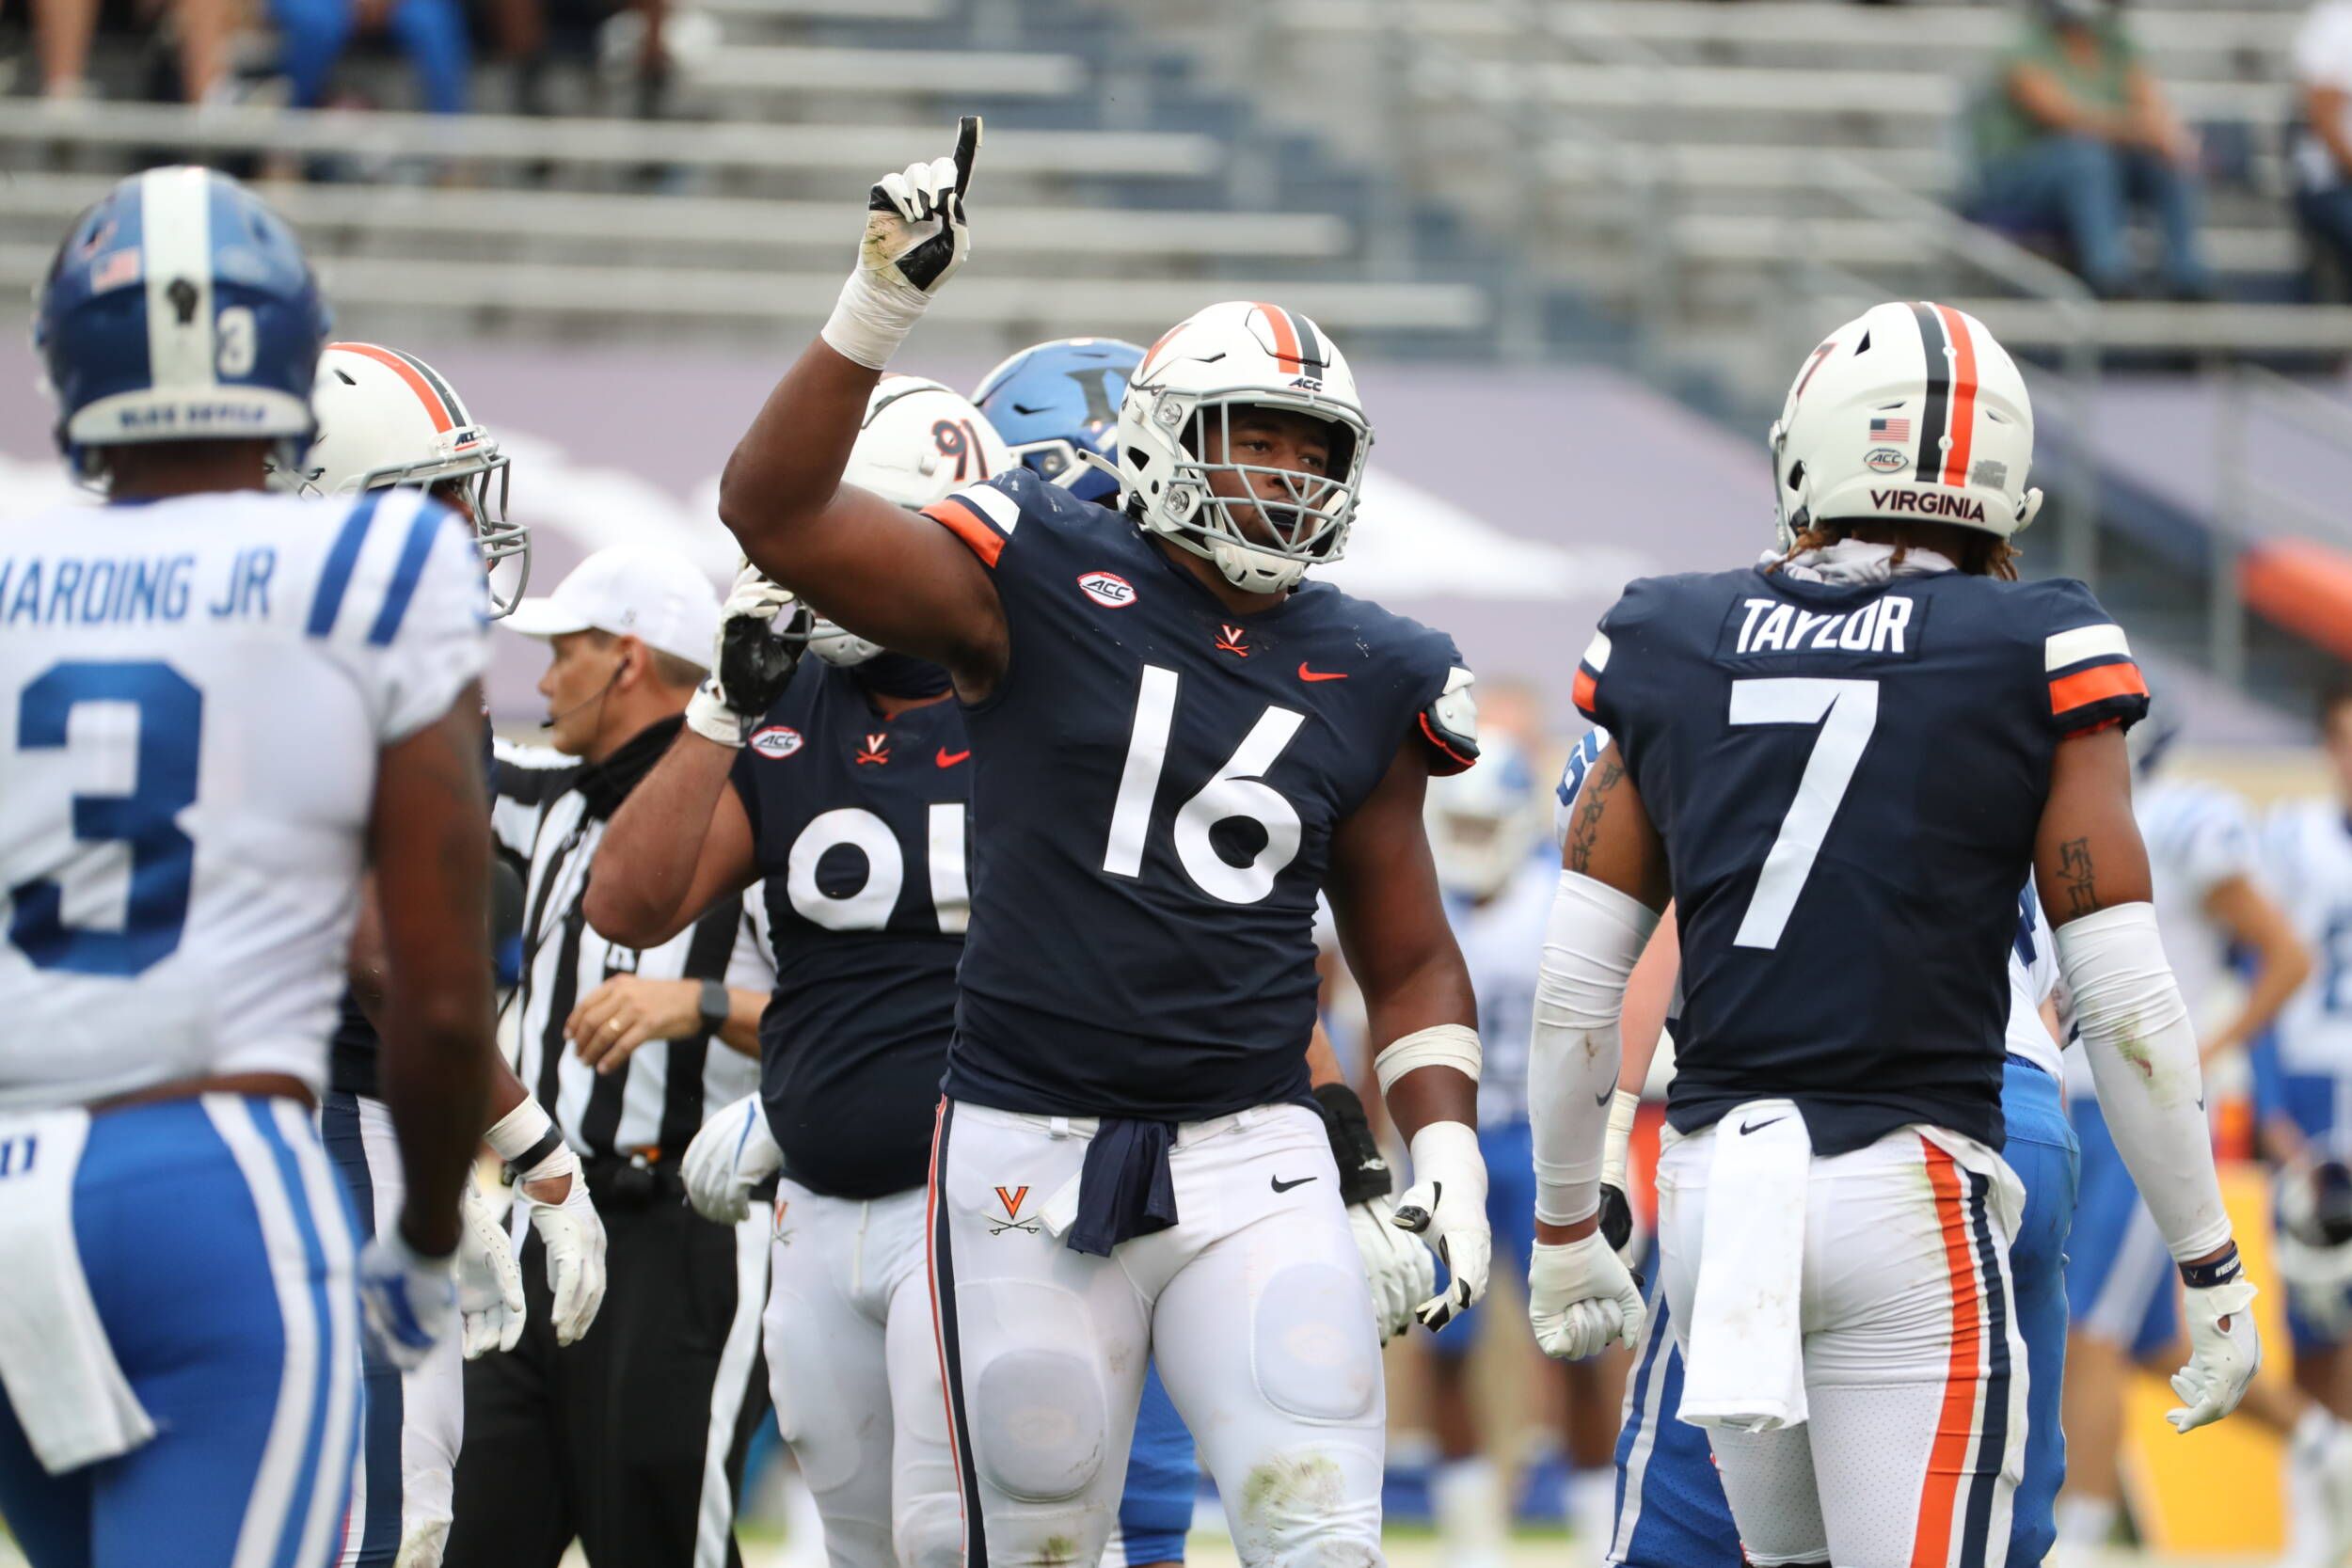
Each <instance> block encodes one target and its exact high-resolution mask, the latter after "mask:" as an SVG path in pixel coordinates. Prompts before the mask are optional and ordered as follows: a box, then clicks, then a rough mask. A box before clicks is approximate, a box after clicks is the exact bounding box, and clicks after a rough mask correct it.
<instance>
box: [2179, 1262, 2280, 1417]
mask: <svg viewBox="0 0 2352 1568" xmlns="http://www.w3.org/2000/svg"><path fill="white" fill-rule="evenodd" d="M2254 1295H2255V1291H2254V1287H2253V1285H2252V1284H2251V1283H2250V1282H2249V1281H2248V1280H2247V1279H2246V1278H2245V1277H2244V1276H2243V1275H2241V1276H2240V1277H2238V1278H2235V1279H2233V1280H2231V1281H2229V1282H2228V1283H2227V1284H2223V1285H2209V1286H2206V1287H2205V1288H2204V1289H2202V1290H2198V1289H2195V1288H2192V1289H2190V1290H2187V1291H2183V1292H2182V1296H2183V1298H2184V1300H2185V1308H2184V1310H2185V1313H2186V1315H2187V1317H2188V1365H2187V1366H2185V1367H2183V1368H2182V1369H2181V1370H2179V1371H2177V1372H2174V1373H2173V1374H2172V1391H2173V1392H2174V1393H2175V1394H2178V1395H2179V1396H2180V1397H2181V1399H2182V1400H2183V1404H2182V1405H2181V1406H2180V1407H2179V1408H2178V1409H2174V1410H2169V1411H2167V1412H2165V1417H2164V1418H2165V1419H2166V1420H2168V1421H2170V1422H2171V1423H2172V1428H2173V1430H2174V1431H2176V1432H2194V1431H2196V1430H2197V1429H2198V1428H2199V1427H2201V1426H2205V1425H2207V1424H2209V1423H2211V1422H2214V1421H2217V1420H2219V1419H2221V1418H2222V1417H2224V1416H2227V1415H2228V1414H2229V1413H2230V1412H2231V1411H2233V1410H2235V1409H2236V1408H2237V1402H2238V1401H2239V1400H2240V1399H2242V1398H2244V1397H2245V1394H2246V1386H2247V1385H2248V1384H2249V1383H2251V1382H2252V1381H2253V1380H2254V1373H2255V1372H2256V1370H2259V1369H2260V1368H2261V1366H2262V1364H2263V1341H2262V1335H2261V1334H2260V1333H2259V1332H2258V1331H2257V1330H2256V1329H2255V1327H2254V1313H2253V1306H2254ZM2224 1318H2227V1319H2228V1320H2229V1326H2228V1327H2227V1328H2224V1327H2223V1326H2222V1320H2223V1319H2224Z"/></svg>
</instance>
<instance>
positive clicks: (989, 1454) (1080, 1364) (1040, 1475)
mask: <svg viewBox="0 0 2352 1568" xmlns="http://www.w3.org/2000/svg"><path fill="white" fill-rule="evenodd" d="M970 1419H971V1424H972V1455H973V1463H974V1464H976V1465H978V1466H979V1470H980V1475H981V1477H982V1479H983V1480H985V1481H987V1482H988V1483H989V1484H990V1485H991V1486H993V1487H994V1488H996V1490H998V1491H999V1492H1002V1493H1004V1494H1005V1495H1006V1496H1007V1497H1012V1498H1015V1499H1017V1500H1019V1501H1021V1502H1032V1503H1050V1502H1061V1501H1064V1500H1066V1499H1068V1498H1071V1497H1076V1496H1078V1495H1079V1494H1080V1493H1082V1492H1084V1491H1085V1490H1086V1489H1087V1487H1088V1486H1089V1485H1090V1484H1091V1483H1092V1482H1093V1481H1094V1478H1095V1476H1096V1475H1097V1474H1098V1473H1100V1471H1101V1470H1102V1468H1103V1453H1104V1449H1106V1448H1108V1447H1109V1445H1110V1418H1109V1414H1108V1409H1107V1406H1106V1404H1105V1402H1104V1397H1103V1386H1102V1383H1101V1381H1100V1380H1099V1379H1098V1378H1097V1377H1096V1376H1095V1370H1094V1364H1093V1363H1092V1362H1091V1361H1087V1360H1082V1359H1080V1358H1079V1357H1078V1356H1075V1355H1072V1354H1069V1353H1068V1352H1066V1351H1058V1350H1046V1349H1041V1348H1038V1347H1035V1346H1024V1347H1022V1348H1020V1349H1017V1350H1008V1351H1003V1352H1000V1353H999V1354H996V1355H994V1356H993V1357H991V1358H990V1360H989V1363H988V1365H987V1366H985V1367H983V1368H981V1369H980V1375H979V1378H978V1386H977V1389H976V1390H975V1398H974V1399H973V1402H972V1411H971V1417H970Z"/></svg>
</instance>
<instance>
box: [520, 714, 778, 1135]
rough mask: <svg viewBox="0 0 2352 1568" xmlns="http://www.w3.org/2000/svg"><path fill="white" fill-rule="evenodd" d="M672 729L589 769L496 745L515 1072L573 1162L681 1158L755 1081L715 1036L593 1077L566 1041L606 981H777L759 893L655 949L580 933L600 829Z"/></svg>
mask: <svg viewBox="0 0 2352 1568" xmlns="http://www.w3.org/2000/svg"><path fill="white" fill-rule="evenodd" d="M678 723H679V721H677V720H675V719H670V720H664V721H661V722H660V723H658V724H654V725H652V726H650V727H649V728H647V729H645V730H644V731H643V732H641V733H640V734H639V735H637V736H635V737H634V738H632V739H631V740H629V741H628V743H627V744H626V745H624V746H622V747H621V748H620V749H619V750H618V751H616V752H613V753H612V755H611V756H610V757H607V758H606V759H605V760H604V761H603V762H602V763H600V764H596V765H594V766H591V765H589V764H586V763H583V762H581V761H580V759H579V758H577V757H572V756H566V755H564V753H562V752H554V751H548V750H547V749H545V748H541V747H523V746H512V745H509V744H507V743H506V742H504V741H501V742H500V743H499V747H498V768H497V802H496V804H495V805H494V806H493V808H492V811H491V827H492V831H493V832H495V833H496V835H497V838H498V842H499V846H500V847H501V849H503V850H505V851H506V852H508V853H510V854H513V855H515V856H516V857H517V858H518V859H519V860H521V862H522V863H523V865H524V872H523V972H522V989H521V992H520V994H519V996H518V998H517V1000H516V1006H519V1007H520V1009H521V1014H520V1018H519V1020H518V1024H519V1034H520V1037H521V1052H520V1059H519V1060H518V1061H517V1063H516V1074H517V1075H518V1076H519V1077H520V1078H521V1079H522V1081H523V1084H524V1085H525V1086H526V1087H528V1088H529V1089H530V1090H531V1092H532V1094H533V1095H535V1096H536V1097H537V1098H538V1101H539V1103H540V1104H542V1105H544V1106H546V1107H547V1109H548V1115H550V1116H552V1117H554V1118H555V1121H556V1125H558V1126H559V1127H561V1128H562V1129H563V1130H564V1136H565V1137H566V1138H568V1139H569V1140H570V1141H571V1145H572V1147H573V1148H575V1149H577V1150H579V1151H580V1153H582V1154H592V1155H593V1154H635V1153H639V1152H641V1151H642V1152H650V1151H653V1150H660V1152H661V1154H662V1155H663V1156H664V1157H666V1158H668V1159H673V1160H675V1159H677V1158H679V1157H681V1156H683V1155H684V1153H685V1152H686V1145H687V1143H688V1141H689V1140H690V1139H691V1138H692V1137H693V1135H694V1133H695V1132H696V1131H697V1130H698V1129H700V1128H701V1126H702V1124H703V1118H704V1117H705V1116H706V1115H707V1114H708V1113H709V1112H712V1111H715V1110H717V1109H718V1108H719V1107H720V1106H722V1105H724V1104H727V1103H729V1102H730V1101H735V1100H739V1099H740V1098H742V1097H743V1096H744V1095H747V1094H750V1093H751V1092H752V1091H753V1090H754V1089H755V1088H757V1087H758V1086H759V1064H758V1062H756V1061H755V1060H754V1059H753V1058H751V1057H749V1056H746V1055H743V1054H741V1053H739V1052H737V1051H734V1050H732V1049H730V1048H729V1047H728V1046H726V1045H724V1044H723V1043H722V1042H721V1041H720V1040H719V1039H718V1038H717V1037H715V1036H711V1035H704V1034H695V1035H690V1036H687V1037H684V1038H681V1039H675V1040H666V1041H665V1040H651V1041H647V1042H646V1043H645V1044H644V1045H642V1046H640V1047H639V1048H638V1049H637V1050H636V1052H634V1053H632V1054H631V1055H630V1056H629V1057H628V1060H627V1061H625V1062H624V1063H623V1064H622V1065H621V1067H620V1068H619V1069H617V1070H616V1071H613V1072H612V1073H610V1074H602V1075H600V1074H598V1073H596V1071H594V1070H593V1069H590V1068H589V1067H587V1066H586V1065H585V1064H583V1063H582V1062H581V1061H580V1057H579V1055H578V1053H575V1052H574V1051H573V1050H572V1049H571V1045H570V1042H569V1041H568V1040H567V1039H566V1038H565V1037H564V1021H565V1020H566V1019H567V1018H569V1017H570V1016H571V1011H572V1009H573V1007H575V1006H578V1005H579V1003H580V999H581V998H583V997H585V996H587V995H588V994H589V993H590V992H591V991H593V990H596V987H598V986H599V985H602V984H603V983H604V982H605V981H606V980H608V979H610V978H612V976H613V975H616V974H640V975H643V976H644V977H645V978H647V979H654V980H675V979H691V980H721V981H723V982H724V983H725V984H726V985H727V986H729V987H730V988H733V989H736V990H756V991H760V992H763V993H764V992H767V991H769V990H772V989H773V987H774V985H775V971H774V969H773V967H772V966H771V962H770V960H769V957H768V945H767V942H766V940H765V933H764V932H763V931H762V930H761V929H760V928H759V927H758V925H757V924H755V922H756V921H757V920H758V919H759V918H760V911H762V910H763V909H764V907H765V906H764V904H763V902H762V900H761V899H760V897H759V896H758V895H757V892H756V890H755V891H754V892H753V893H752V894H751V895H748V896H743V897H729V898H725V899H722V900H721V901H720V902H719V903H718V904H717V905H715V906H714V907H713V908H712V909H711V910H710V911H708V912H707V913H706V914H705V915H704V916H703V917H702V918H701V919H700V920H698V921H696V922H695V923H694V924H693V925H691V926H690V927H687V928H686V929H685V930H683V931H681V932H679V933H678V934H677V935H676V936H675V937H673V938H671V939H670V940H669V941H668V942H663V943H662V944H661V945H660V946H659V947H648V948H644V949H643V950H640V949H637V948H632V947H623V946H621V945H619V944H618V943H616V942H607V941H606V940H605V939H604V938H603V937H601V936H599V935H597V934H596V929H595V927H591V926H590V925H589V924H588V921H587V916H586V912H585V905H586V899H587V892H588V869H589V866H590V864H591V863H593V862H594V861H595V860H596V847H597V845H598V844H600V843H601V842H603V839H604V829H605V824H606V823H607V822H608V821H609V820H610V819H611V817H612V813H613V812H614V810H616V809H617V808H618V807H619V805H620V802H621V800H622V798H623V797H625V796H626V795H627V794H628V791H629V788H630V787H631V786H632V785H634V784H636V782H637V781H638V780H639V779H641V778H643V777H644V775H645V773H646V772H647V771H648V770H650V769H651V768H652V767H653V765H654V764H655V763H656V762H658V761H659V760H660V757H661V754H662V752H666V751H668V750H669V747H670V742H671V740H672V739H674V738H675V736H676V735H677V731H678Z"/></svg>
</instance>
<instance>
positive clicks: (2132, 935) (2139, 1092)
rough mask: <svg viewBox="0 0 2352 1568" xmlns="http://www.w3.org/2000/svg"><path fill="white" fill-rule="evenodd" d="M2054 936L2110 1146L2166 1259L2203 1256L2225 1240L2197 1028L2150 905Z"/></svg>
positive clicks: (2106, 913) (2113, 912) (2105, 914)
mask: <svg viewBox="0 0 2352 1568" xmlns="http://www.w3.org/2000/svg"><path fill="white" fill-rule="evenodd" d="M2057 934H2058V967H2059V968H2060V969H2061V970H2062V971H2063V972H2064V973H2065V975H2066V984H2067V987H2068V989H2069V990H2072V991H2073V992H2074V1017H2075V1021H2076V1023H2077V1026H2078V1027H2079V1029H2080V1031H2081V1034H2082V1042H2083V1053H2084V1054H2085V1055H2086V1056H2087V1057H2089V1058H2090V1074H2091V1079H2092V1081H2093V1082H2094V1083H2095V1084H2096V1085H2098V1090H2099V1109H2100V1110H2101V1111H2102V1112H2104V1113H2105V1114H2106V1119H2107V1129H2108V1131H2109V1132H2112V1133H2113V1134H2114V1137H2115V1147H2116V1148H2117V1150H2118V1151H2119V1152H2121V1153H2122V1156H2123V1164H2124V1165H2125V1167H2126V1168H2128V1169H2129V1170H2130V1171H2131V1173H2132V1180H2133V1182H2134V1183H2136V1184H2137V1186H2138V1188H2139V1195H2140V1196H2141V1197H2143V1198H2145V1199H2146V1200H2147V1203H2148V1212H2149V1213H2150V1214H2151V1215H2152V1216H2153V1218H2154V1220H2155V1222H2156V1229H2157V1230H2158V1231H2160V1232H2162V1234H2163V1236H2164V1240H2165V1244H2166V1245H2168V1246H2169V1247H2170V1248H2171V1249H2172V1256H2173V1258H2174V1259H2175V1260H2179V1259H2190V1258H2199V1257H2202V1256H2203V1255H2204V1254H2206V1253H2209V1252H2211V1251H2213V1250H2214V1249H2215V1248H2216V1247H2217V1246H2219V1245H2221V1243H2224V1242H2226V1241H2228V1240H2229V1239H2230V1216H2229V1214H2228V1213H2227V1212H2225V1211H2224V1210H2223V1209H2222V1207H2221V1185H2220V1182H2219V1180H2217V1178H2216V1177H2215V1175H2214V1165H2213V1138H2212V1134H2211V1132H2209V1131H2208V1130H2207V1127H2206V1123H2205V1086H2204V1074H2203V1071H2202V1069H2201V1068H2200V1067H2199V1065H2198V1060H2197V1032H2196V1030H2195V1029H2193V1028H2192V1027H2191V1026H2190V1024H2189V1021H2188V1006H2187V1004H2186V1003H2185V1002H2183V1001H2182V1000H2181V988H2180V987H2179V986H2178V985H2177V984H2175V983H2174V981H2173V978H2172V966H2171V965H2170V964H2169V963H2167V962H2166V961H2165V957H2164V943H2163V942H2161V941H2160V940H2159V939H2158V937H2157V935H2156V911H2155V910H2154V909H2153V907H2151V906H2149V905H2147V904H2122V905H2119V906H2117V907H2116V908H2114V909H2107V910H2101V911H2099V912H2098V913H2096V914H2090V915H2085V916H2084V917H2083V918H2081V919H2080V920H2074V921H2069V922H2068V923H2067V924H2065V925H2063V926H2061V927H2058V933H2057Z"/></svg>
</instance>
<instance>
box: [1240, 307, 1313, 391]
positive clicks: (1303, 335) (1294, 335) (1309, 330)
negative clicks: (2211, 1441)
mask: <svg viewBox="0 0 2352 1568" xmlns="http://www.w3.org/2000/svg"><path fill="white" fill-rule="evenodd" d="M1255 303H1256V306H1257V309H1258V313H1259V314H1260V315H1263V317H1265V320H1266V326H1267V329H1268V330H1269V331H1271V332H1272V333H1273V334H1274V357H1276V358H1277V359H1279V360H1281V361H1282V362H1283V363H1284V364H1286V365H1288V366H1290V368H1291V369H1292V370H1294V371H1296V372H1298V373H1299V374H1301V375H1319V374H1321V373H1322V372H1323V370H1324V367H1325V366H1326V365H1327V364H1328V363H1329V362H1330V353H1329V351H1328V350H1327V349H1326V348H1325V347H1324V346H1323V336H1322V334H1321V333H1319V332H1317V331H1316V330H1315V324H1314V323H1312V322H1311V321H1309V320H1308V319H1307V318H1306V317H1304V316H1302V315H1300V314H1298V313H1297V312H1296V311H1295V310H1285V309H1282V308H1281V307H1280V306H1279V305H1268V304H1266V303H1265V302H1264V301H1263V300H1260V301H1257V302H1255Z"/></svg>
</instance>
